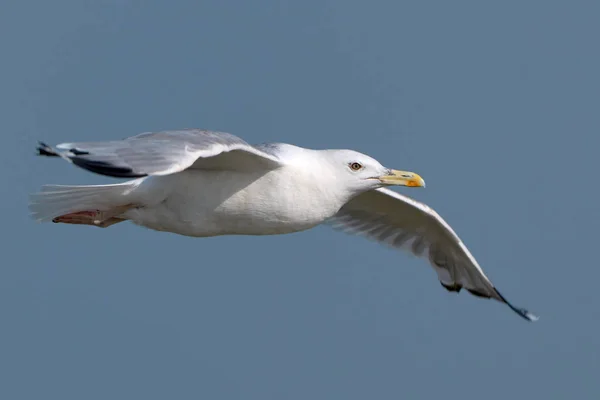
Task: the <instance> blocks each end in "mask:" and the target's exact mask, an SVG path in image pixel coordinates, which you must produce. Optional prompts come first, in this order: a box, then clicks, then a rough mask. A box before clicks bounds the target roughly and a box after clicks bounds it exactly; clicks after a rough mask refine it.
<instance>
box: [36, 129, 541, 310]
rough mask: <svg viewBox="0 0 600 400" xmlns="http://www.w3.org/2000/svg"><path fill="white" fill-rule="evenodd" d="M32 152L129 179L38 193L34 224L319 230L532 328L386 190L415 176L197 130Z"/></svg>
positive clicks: (351, 156)
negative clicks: (425, 274)
mask: <svg viewBox="0 0 600 400" xmlns="http://www.w3.org/2000/svg"><path fill="white" fill-rule="evenodd" d="M38 153H39V154H40V155H43V156H50V157H61V158H63V159H65V160H67V161H69V162H71V163H73V164H75V165H77V166H78V167H81V168H84V169H86V170H88V171H92V172H95V173H98V174H101V175H106V176H111V177H118V178H134V179H132V180H129V181H127V182H123V183H118V184H113V185H90V186H59V185H47V186H44V187H43V189H42V191H41V192H40V193H36V194H32V195H31V201H30V210H31V211H32V215H33V217H34V218H35V219H36V220H38V221H42V222H45V221H53V222H57V223H69V224H83V225H93V226H98V227H104V228H105V227H108V226H111V225H113V224H116V223H119V222H123V221H127V220H129V221H132V222H133V223H135V224H137V225H141V226H144V227H147V228H150V229H154V230H159V231H167V232H173V233H177V234H181V235H187V236H195V237H208V236H218V235H274V234H284V233H291V232H298V231H302V230H306V229H310V228H312V227H314V226H316V225H319V224H322V223H325V224H329V225H331V226H332V227H334V228H335V229H339V230H343V231H346V232H350V233H355V234H359V235H363V236H365V237H368V238H370V239H373V240H376V241H379V242H381V243H384V244H387V245H388V246H391V247H393V248H398V249H404V250H408V251H410V252H412V253H413V254H415V255H417V256H421V257H425V258H427V259H428V261H429V263H430V264H431V266H432V267H433V268H434V270H435V271H436V273H437V276H438V278H439V280H440V283H441V284H442V286H443V287H444V288H446V289H447V290H449V291H454V292H459V291H460V290H461V289H462V288H464V289H466V290H467V291H469V292H470V293H472V294H474V295H476V296H479V297H484V298H492V299H495V300H498V301H500V302H502V303H505V304H507V305H508V306H509V307H510V308H511V309H512V310H514V311H515V312H516V313H518V314H519V315H520V316H521V317H523V318H525V319H527V320H529V321H535V320H537V317H536V316H535V315H533V314H532V313H530V312H528V311H527V310H525V309H522V308H518V307H515V306H513V305H512V304H511V303H509V302H508V301H507V300H506V299H505V298H504V297H503V296H502V295H501V294H500V292H498V290H497V289H496V288H495V287H494V285H493V284H492V283H491V281H490V280H489V279H488V278H487V277H486V276H485V274H484V273H483V271H482V269H481V267H480V266H479V264H478V263H477V261H476V260H475V258H474V257H473V255H472V254H471V253H470V252H469V250H468V249H467V248H466V247H465V245H464V244H463V243H462V241H461V240H460V238H459V237H458V236H457V235H456V233H455V232H454V231H453V230H452V228H450V226H449V225H448V224H447V223H446V221H444V220H443V219H442V217H440V216H439V215H438V214H437V213H436V212H435V211H434V210H432V209H431V208H429V207H428V206H426V205H424V204H422V203H419V202H417V201H415V200H413V199H411V198H409V197H406V196H404V195H401V194H399V193H397V192H394V191H392V190H389V189H387V188H386V187H387V186H398V185H401V186H409V187H424V186H425V182H424V180H423V179H422V178H421V177H420V176H419V175H418V174H416V173H414V172H408V171H398V170H393V169H389V168H386V167H384V166H382V165H381V164H380V163H379V162H377V161H376V160H374V159H373V158H371V157H369V156H367V155H364V154H361V153H358V152H355V151H351V150H311V149H305V148H301V147H297V146H293V145H290V144H283V143H269V144H262V145H254V146H253V145H250V144H248V143H246V142H245V141H244V140H242V139H240V138H239V137H237V136H234V135H231V134H228V133H223V132H212V131H206V130H199V129H185V130H177V131H164V132H147V133H142V134H139V135H136V136H132V137H130V138H127V139H124V140H117V141H106V142H89V143H63V144H59V145H57V146H56V148H52V147H50V146H48V145H46V144H43V143H41V144H40V147H38Z"/></svg>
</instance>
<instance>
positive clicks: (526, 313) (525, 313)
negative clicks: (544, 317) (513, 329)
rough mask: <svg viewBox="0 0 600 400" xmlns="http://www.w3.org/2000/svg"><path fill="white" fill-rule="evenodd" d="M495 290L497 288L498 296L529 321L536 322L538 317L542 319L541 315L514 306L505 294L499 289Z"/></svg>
mask: <svg viewBox="0 0 600 400" xmlns="http://www.w3.org/2000/svg"><path fill="white" fill-rule="evenodd" d="M494 290H496V294H498V296H499V297H500V299H501V300H502V301H503V302H504V303H506V305H507V306H509V307H510V309H511V310H513V311H514V312H516V313H517V314H519V315H520V316H521V317H522V318H523V319H526V320H527V321H530V322H535V321H537V320H538V319H540V317H538V316H537V315H535V314H533V313H531V312H529V311H527V310H526V309H524V308H520V307H515V306H513V305H512V304H511V303H510V302H509V301H508V300H506V298H505V297H504V296H502V294H500V292H499V291H498V289H495V288H494Z"/></svg>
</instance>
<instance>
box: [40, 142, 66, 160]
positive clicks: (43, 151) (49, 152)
mask: <svg viewBox="0 0 600 400" xmlns="http://www.w3.org/2000/svg"><path fill="white" fill-rule="evenodd" d="M36 150H37V155H38V156H46V157H60V156H59V155H58V153H57V152H56V151H54V149H53V148H52V147H50V146H48V145H47V144H46V143H44V142H38V147H37V148H36Z"/></svg>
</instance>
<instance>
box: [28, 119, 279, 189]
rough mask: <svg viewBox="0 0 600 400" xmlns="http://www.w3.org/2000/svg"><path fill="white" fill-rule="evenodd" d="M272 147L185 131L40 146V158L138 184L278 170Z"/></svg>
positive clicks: (222, 135)
mask: <svg viewBox="0 0 600 400" xmlns="http://www.w3.org/2000/svg"><path fill="white" fill-rule="evenodd" d="M268 150H269V147H268V146H262V147H257V146H252V145H250V144H248V143H246V142H245V141H244V140H242V139H241V138H239V137H237V136H235V135H232V134H230V133H225V132H214V131H207V130H201V129H183V130H173V131H162V132H145V133H141V134H139V135H135V136H131V137H129V138H126V139H123V140H111V141H106V142H79V143H61V144H59V145H57V146H56V149H54V148H52V147H50V146H48V145H46V144H44V143H40V147H38V153H39V154H40V155H44V156H54V157H62V158H63V159H65V160H67V161H69V162H71V163H73V164H75V165H77V166H78V167H81V168H83V169H86V170H88V171H91V172H95V173H97V174H101V175H106V176H112V177H118V178H135V177H142V176H148V175H169V174H173V173H176V172H180V171H183V170H185V169H188V168H197V169H230V170H248V169H261V170H265V171H268V170H270V169H274V168H278V167H280V166H281V162H280V160H279V159H278V157H277V156H276V154H274V153H273V152H269V151H268Z"/></svg>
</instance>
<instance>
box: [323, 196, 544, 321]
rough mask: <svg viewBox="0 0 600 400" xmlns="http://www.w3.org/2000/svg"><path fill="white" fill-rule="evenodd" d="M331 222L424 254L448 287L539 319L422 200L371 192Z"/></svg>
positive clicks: (357, 198)
mask: <svg viewBox="0 0 600 400" xmlns="http://www.w3.org/2000/svg"><path fill="white" fill-rule="evenodd" d="M329 224H330V225H332V226H333V227H334V228H336V229H339V230H342V231H346V232H349V233H354V234H358V235H362V236H365V237H367V238H370V239H373V240H376V241H378V242H381V243H384V244H387V245H389V246H391V247H393V248H397V249H404V250H408V251H410V252H411V253H413V254H415V255H416V256H420V257H427V258H428V260H429V262H430V264H431V266H432V267H433V268H434V269H435V271H436V273H437V275H438V278H439V280H440V283H441V284H442V286H444V287H445V288H446V289H447V290H449V291H454V292H458V291H460V290H461V289H462V288H465V289H467V290H468V291H469V292H470V293H472V294H473V295H476V296H479V297H484V298H493V299H495V300H498V301H500V302H502V303H506V304H507V305H508V306H509V307H510V308H511V309H513V310H514V311H515V312H517V313H518V314H519V315H520V316H522V317H523V318H525V319H527V320H529V321H535V320H537V317H536V316H535V315H533V314H532V313H530V312H529V311H527V310H525V309H522V308H518V307H515V306H513V305H512V304H510V303H509V302H508V301H507V300H506V299H505V298H504V296H502V295H501V294H500V292H498V290H497V289H496V288H495V287H494V285H493V284H492V282H491V281H490V280H489V279H488V277H487V276H486V275H485V274H484V272H483V270H482V269H481V267H480V266H479V264H478V263H477V261H476V260H475V257H473V255H472V254H471V252H470V251H469V250H468V249H467V247H466V246H465V245H464V244H463V242H462V241H461V240H460V238H459V237H458V235H457V234H456V233H455V232H454V231H453V230H452V228H451V227H450V225H448V223H446V221H444V219H443V218H442V217H440V216H439V214H438V213H436V212H435V211H434V210H432V209H431V208H429V207H428V206H426V205H425V204H423V203H420V202H418V201H416V200H413V199H411V198H409V197H406V196H403V195H401V194H400V193H397V192H394V191H392V190H389V189H385V188H380V189H376V190H371V191H368V192H365V193H362V194H360V195H358V196H356V197H355V198H354V199H352V200H350V201H349V202H348V203H347V204H346V205H344V206H343V207H342V208H341V210H340V211H339V212H338V213H337V214H336V215H335V216H334V217H333V218H332V219H331V220H330V221H329Z"/></svg>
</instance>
